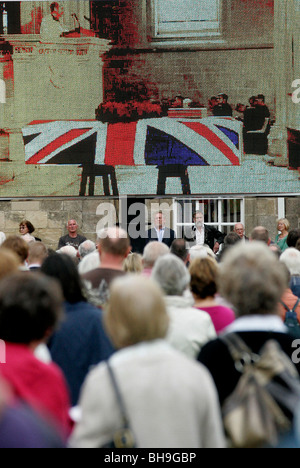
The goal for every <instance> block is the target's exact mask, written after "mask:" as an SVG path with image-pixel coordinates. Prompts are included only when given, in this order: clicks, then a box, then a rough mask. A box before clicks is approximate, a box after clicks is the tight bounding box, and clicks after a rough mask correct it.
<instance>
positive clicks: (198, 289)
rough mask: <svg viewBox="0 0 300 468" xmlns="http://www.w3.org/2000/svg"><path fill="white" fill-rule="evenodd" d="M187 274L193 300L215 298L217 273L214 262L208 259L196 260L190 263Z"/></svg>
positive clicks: (216, 266) (217, 269) (216, 264)
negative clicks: (189, 278)
mask: <svg viewBox="0 0 300 468" xmlns="http://www.w3.org/2000/svg"><path fill="white" fill-rule="evenodd" d="M189 272H190V275H191V280H190V289H191V292H192V294H193V296H194V297H195V298H200V299H206V298H207V297H210V298H211V297H214V296H215V294H216V293H217V277H218V272H219V267H218V263H217V262H216V260H214V259H212V258H210V257H206V258H197V259H195V260H193V261H192V262H191V264H190V266H189Z"/></svg>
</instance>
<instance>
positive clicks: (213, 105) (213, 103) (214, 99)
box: [208, 96, 218, 109]
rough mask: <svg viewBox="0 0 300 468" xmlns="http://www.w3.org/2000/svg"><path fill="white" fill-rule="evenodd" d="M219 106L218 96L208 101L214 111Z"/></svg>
mask: <svg viewBox="0 0 300 468" xmlns="http://www.w3.org/2000/svg"><path fill="white" fill-rule="evenodd" d="M217 104H218V98H217V96H211V97H210V98H209V100H208V106H209V108H210V109H213V108H214V107H215V106H216V105H217Z"/></svg>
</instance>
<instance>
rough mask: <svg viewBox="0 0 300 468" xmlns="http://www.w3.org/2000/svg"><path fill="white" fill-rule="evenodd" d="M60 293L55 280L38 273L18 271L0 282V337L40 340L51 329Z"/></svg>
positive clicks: (58, 312)
mask: <svg viewBox="0 0 300 468" xmlns="http://www.w3.org/2000/svg"><path fill="white" fill-rule="evenodd" d="M62 302H63V296H62V292H61V288H60V286H59V284H58V283H57V281H55V280H53V279H50V278H47V277H46V276H45V275H42V274H40V273H28V274H27V273H26V274H25V273H24V272H18V273H14V274H12V275H9V276H7V277H5V278H3V279H2V280H1V282H0V339H2V340H4V341H9V342H11V343H19V344H26V345H29V344H32V343H35V342H41V341H43V340H44V339H46V338H47V336H48V335H50V334H51V333H52V331H53V330H54V329H55V327H56V325H57V323H58V320H59V319H60V317H61V314H62Z"/></svg>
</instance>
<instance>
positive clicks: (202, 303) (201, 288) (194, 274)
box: [189, 257, 235, 334]
mask: <svg viewBox="0 0 300 468" xmlns="http://www.w3.org/2000/svg"><path fill="white" fill-rule="evenodd" d="M218 269H219V265H218V263H217V262H216V260H214V259H213V258H211V257H205V258H196V259H195V260H193V261H192V262H191V264H190V267H189V271H190V275H191V281H190V289H191V292H192V295H193V297H194V301H195V303H194V307H195V308H197V309H201V310H204V311H205V312H207V313H208V314H209V315H210V317H211V319H212V322H213V324H214V326H215V329H216V332H217V334H219V333H220V332H222V330H224V328H226V327H227V326H228V325H229V324H230V323H232V322H233V321H234V319H235V314H234V311H233V310H232V309H230V308H229V307H225V306H224V305H221V304H219V303H218V302H217V301H216V299H215V295H216V293H217V277H218Z"/></svg>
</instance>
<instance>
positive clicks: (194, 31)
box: [151, 0, 223, 44]
mask: <svg viewBox="0 0 300 468" xmlns="http://www.w3.org/2000/svg"><path fill="white" fill-rule="evenodd" d="M160 1H165V0H151V13H152V14H151V23H152V24H151V32H152V34H151V37H152V42H154V43H159V42H160V43H162V44H164V43H168V42H177V43H188V42H191V41H200V42H201V41H203V40H209V41H216V40H220V39H222V32H223V28H222V17H223V11H222V10H223V2H222V0H215V1H216V2H217V3H218V5H217V10H218V20H217V21H208V20H207V21H205V20H204V21H201V20H200V21H195V22H194V24H193V22H188V21H187V24H186V25H185V26H184V25H183V24H182V25H181V26H182V28H181V30H179V31H178V30H177V29H176V25H177V27H178V23H177V22H174V23H172V22H170V24H169V26H168V27H167V26H166V25H165V26H164V28H165V31H164V30H162V31H161V32H160V27H159V19H158V14H159V11H158V9H159V5H158V3H159V2H160ZM199 1H200V0H199ZM172 25H173V26H172ZM189 27H190V28H191V29H190V30H189V29H188V28H189ZM167 29H169V31H167Z"/></svg>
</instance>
